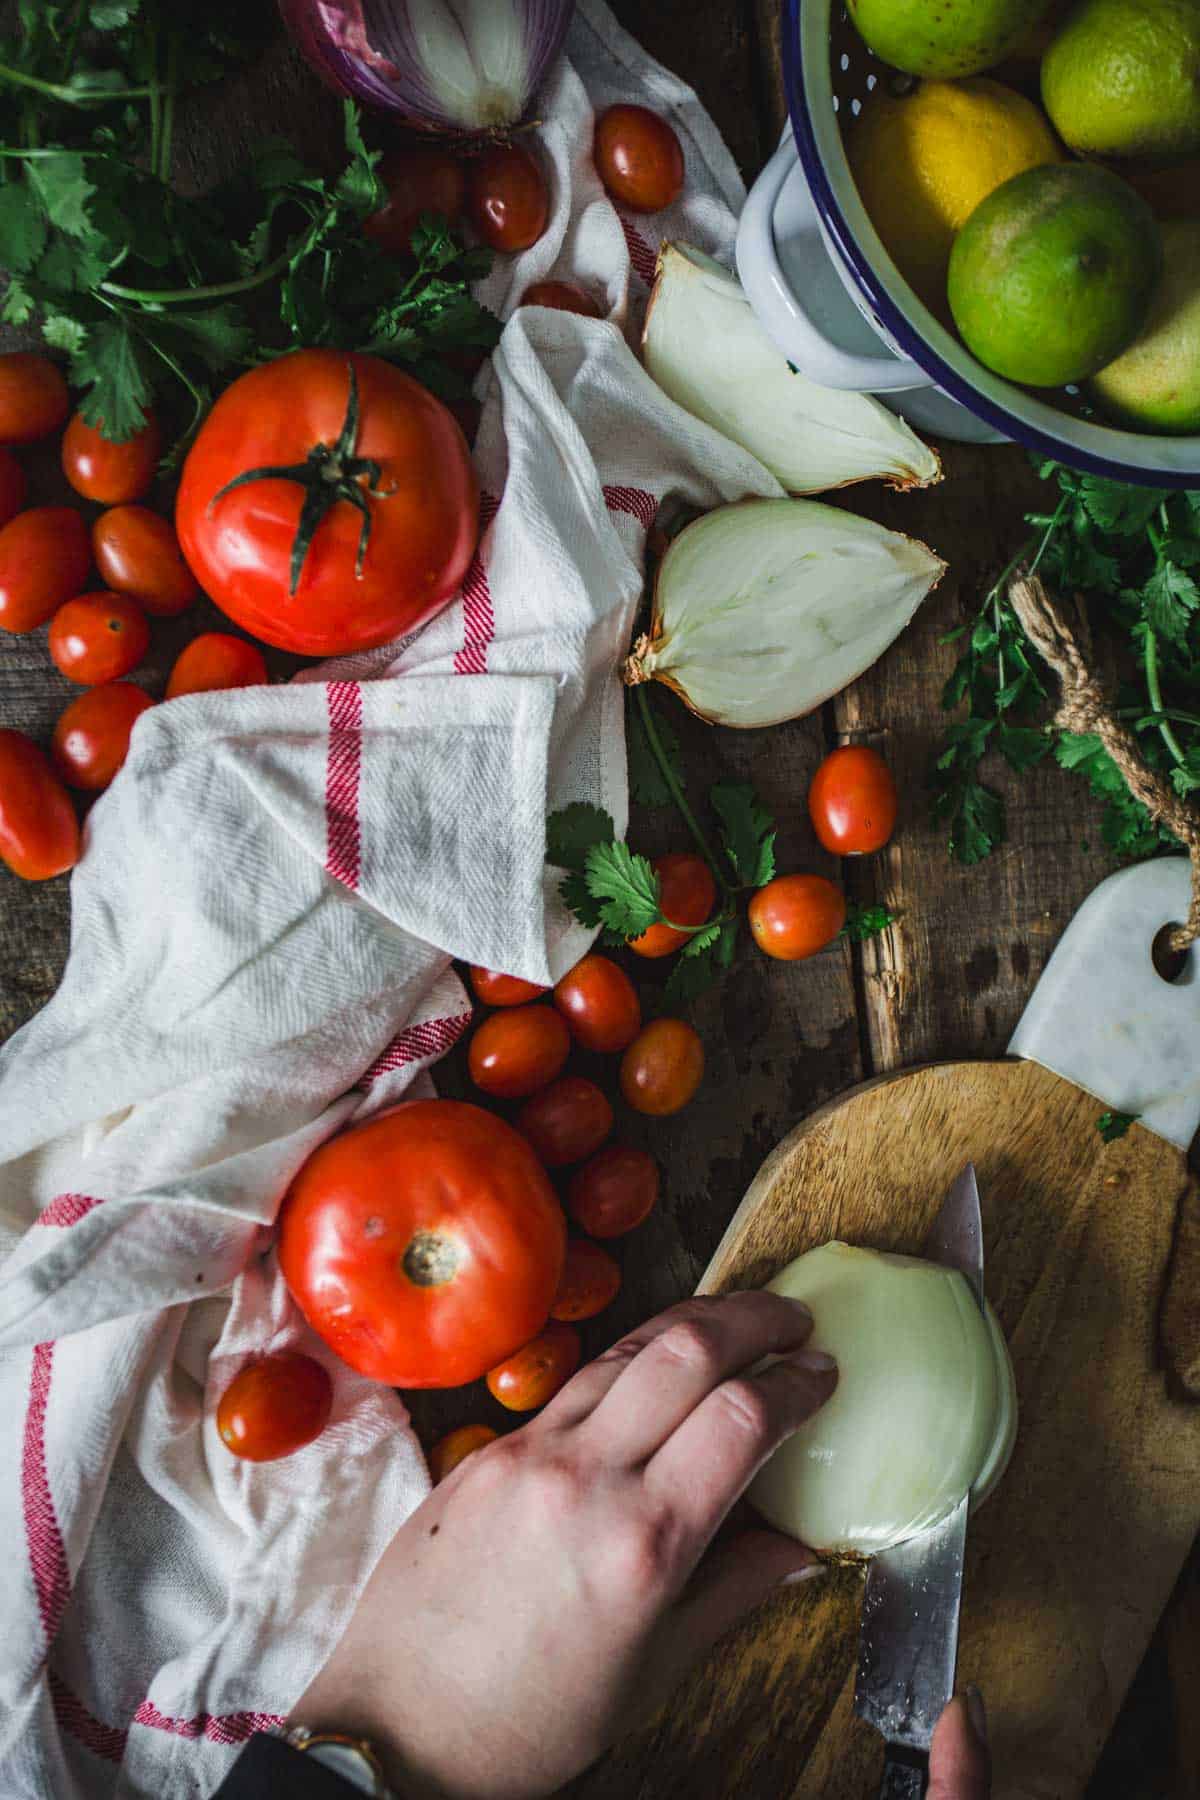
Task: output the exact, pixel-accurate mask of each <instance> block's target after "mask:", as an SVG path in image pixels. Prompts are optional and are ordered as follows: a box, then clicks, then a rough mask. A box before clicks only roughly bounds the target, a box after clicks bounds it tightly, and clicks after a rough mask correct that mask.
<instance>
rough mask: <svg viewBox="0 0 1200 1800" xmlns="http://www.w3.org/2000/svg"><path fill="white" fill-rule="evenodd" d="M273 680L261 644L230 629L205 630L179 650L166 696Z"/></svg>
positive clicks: (204, 692) (259, 685)
mask: <svg viewBox="0 0 1200 1800" xmlns="http://www.w3.org/2000/svg"><path fill="white" fill-rule="evenodd" d="M269 680H270V676H269V675H268V673H267V665H266V662H265V660H264V658H263V653H262V651H261V650H260V649H259V647H258V645H257V644H248V643H247V642H246V640H245V638H239V637H233V636H232V635H231V634H230V633H229V632H227V631H202V632H201V633H200V636H199V637H197V638H193V639H192V641H191V643H190V644H187V645H185V647H184V648H183V649H182V650H181V651H180V652H179V655H178V656H177V657H176V659H175V667H174V668H173V669H172V670H171V673H170V676H169V677H168V680H167V691H166V695H165V698H166V699H168V700H177V699H178V698H179V697H180V695H181V694H211V693H216V692H218V691H219V690H221V689H223V688H239V687H265V686H266V684H267V682H268V681H269Z"/></svg>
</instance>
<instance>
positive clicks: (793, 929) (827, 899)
mask: <svg viewBox="0 0 1200 1800" xmlns="http://www.w3.org/2000/svg"><path fill="white" fill-rule="evenodd" d="M748 910H749V915H750V930H751V931H752V932H753V934H754V941H755V943H756V944H757V945H758V947H759V949H760V950H765V951H766V953H767V955H768V956H774V957H777V958H778V959H779V961H780V962H800V961H802V960H803V958H804V957H806V956H815V955H816V953H817V951H818V950H824V948H825V946H826V945H827V944H832V942H833V940H834V938H835V937H836V936H837V934H838V932H839V931H840V930H841V929H842V926H843V925H844V924H845V923H846V896H845V895H844V894H843V893H842V890H841V888H840V887H838V886H836V884H835V883H834V882H832V881H826V879H825V877H824V876H823V875H777V876H776V877H775V879H774V881H768V883H767V885H766V887H761V888H759V890H758V892H757V894H755V896H754V898H753V899H752V900H751V902H750V906H749V909H748Z"/></svg>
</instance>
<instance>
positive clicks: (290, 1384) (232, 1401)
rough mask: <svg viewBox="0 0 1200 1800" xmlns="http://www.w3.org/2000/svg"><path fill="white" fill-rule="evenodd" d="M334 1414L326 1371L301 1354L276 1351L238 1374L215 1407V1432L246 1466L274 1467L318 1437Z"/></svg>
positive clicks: (331, 1392)
mask: <svg viewBox="0 0 1200 1800" xmlns="http://www.w3.org/2000/svg"><path fill="white" fill-rule="evenodd" d="M332 1411H333V1382H332V1381H331V1379H330V1376H329V1371H328V1369H327V1368H325V1366H324V1365H323V1364H322V1363H319V1362H318V1361H317V1360H316V1358H315V1357H313V1356H305V1355H304V1353H303V1351H300V1350H276V1351H274V1352H273V1353H272V1354H271V1355H269V1356H259V1357H255V1358H254V1359H253V1360H252V1361H250V1362H248V1363H247V1364H246V1365H245V1367H244V1368H242V1369H239V1370H238V1372H237V1374H236V1375H235V1376H234V1378H233V1380H232V1381H231V1382H230V1384H229V1386H228V1387H227V1388H226V1389H225V1392H224V1393H223V1394H222V1395H221V1399H220V1402H219V1404H218V1406H217V1432H218V1435H219V1436H220V1439H221V1442H222V1443H223V1444H224V1445H225V1448H226V1449H227V1450H232V1451H233V1454H234V1455H235V1456H240V1457H242V1458H243V1460H244V1461H246V1462H278V1460H279V1458H280V1457H282V1456H293V1455H295V1453H296V1451H297V1450H303V1448H304V1446H305V1445H306V1444H311V1443H312V1442H313V1440H314V1439H315V1438H319V1437H320V1435H321V1433H322V1432H323V1431H324V1429H325V1427H326V1425H328V1423H329V1415H330V1413H331V1412H332Z"/></svg>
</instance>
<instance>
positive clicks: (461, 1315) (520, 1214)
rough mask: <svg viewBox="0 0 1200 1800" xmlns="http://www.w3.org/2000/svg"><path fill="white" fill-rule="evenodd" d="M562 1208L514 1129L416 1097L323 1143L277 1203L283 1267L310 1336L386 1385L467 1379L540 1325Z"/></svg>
mask: <svg viewBox="0 0 1200 1800" xmlns="http://www.w3.org/2000/svg"><path fill="white" fill-rule="evenodd" d="M565 1249H566V1226H565V1223H564V1220H563V1213H562V1208H561V1207H560V1206H559V1204H558V1200H557V1198H556V1196H555V1193H554V1189H553V1188H552V1187H551V1186H550V1182H549V1180H548V1179H547V1177H546V1175H545V1173H544V1171H543V1170H542V1168H541V1165H540V1164H539V1162H538V1160H537V1158H536V1156H535V1155H534V1154H533V1151H532V1150H531V1149H530V1148H529V1145H528V1144H527V1143H526V1142H525V1140H524V1138H522V1137H519V1136H518V1135H517V1133H516V1132H515V1131H514V1130H513V1129H512V1127H511V1126H509V1125H506V1124H505V1123H504V1121H503V1120H502V1119H497V1118H495V1117H494V1116H493V1115H492V1114H491V1113H486V1112H484V1111H483V1110H482V1108H481V1107H478V1106H470V1105H467V1104H466V1103H465V1102H463V1101H459V1100H414V1101H410V1102H409V1103H408V1104H406V1105H403V1106H399V1107H397V1108H396V1109H395V1110H394V1111H392V1112H389V1113H385V1114H384V1115H383V1116H382V1117H381V1118H378V1119H373V1120H371V1121H370V1123H369V1124H366V1125H356V1126H354V1127H352V1128H351V1130H349V1131H346V1132H343V1133H342V1135H341V1136H340V1137H336V1138H332V1139H331V1140H330V1142H329V1143H327V1144H323V1145H322V1146H321V1148H320V1149H319V1150H318V1151H317V1152H316V1154H315V1155H314V1156H311V1157H310V1158H309V1160H308V1161H307V1162H306V1163H305V1165H304V1167H303V1168H302V1169H301V1171H300V1173H299V1175H297V1177H296V1179H295V1181H294V1182H293V1183H292V1186H291V1188H290V1190H289V1192H288V1194H287V1197H286V1199H285V1200H284V1203H283V1211H282V1214H281V1215H280V1226H279V1265H280V1267H281V1269H282V1270H283V1274H284V1279H285V1280H286V1281H287V1284H288V1286H289V1288H290V1289H291V1291H292V1294H293V1295H294V1297H295V1299H296V1301H297V1304H298V1305H299V1307H300V1309H301V1311H302V1312H303V1314H304V1316H305V1318H306V1319H307V1320H308V1322H309V1324H310V1325H311V1326H312V1327H313V1329H314V1331H317V1332H319V1333H320V1335H321V1336H322V1337H323V1338H324V1339H325V1342H326V1343H327V1344H328V1345H329V1346H330V1347H331V1349H333V1350H336V1351H337V1353H338V1355H339V1356H340V1357H342V1359H343V1360H344V1361H345V1362H348V1363H349V1364H350V1366H351V1368H354V1369H358V1370H360V1371H361V1373H362V1374H364V1375H371V1376H373V1377H374V1378H375V1379H376V1380H377V1381H387V1382H390V1383H391V1384H392V1385H393V1386H394V1387H437V1388H441V1387H458V1386H459V1385H460V1384H461V1383H463V1382H465V1381H475V1380H477V1378H478V1377H479V1376H480V1375H483V1374H486V1372H487V1371H488V1370H489V1369H491V1368H494V1367H495V1366H496V1364H497V1363H499V1362H502V1361H503V1360H504V1358H505V1357H506V1356H510V1355H511V1354H512V1352H513V1351H514V1350H516V1349H518V1348H519V1347H520V1346H521V1345H522V1344H525V1343H528V1341H529V1339H530V1338H532V1337H533V1336H534V1335H535V1333H537V1332H538V1331H540V1330H541V1328H542V1326H543V1325H544V1323H545V1321H546V1317H547V1315H548V1314H549V1311H550V1304H551V1302H552V1301H553V1299H554V1296H555V1293H556V1291H557V1289H558V1283H559V1277H560V1276H561V1274H562V1266H563V1256H564V1253H565Z"/></svg>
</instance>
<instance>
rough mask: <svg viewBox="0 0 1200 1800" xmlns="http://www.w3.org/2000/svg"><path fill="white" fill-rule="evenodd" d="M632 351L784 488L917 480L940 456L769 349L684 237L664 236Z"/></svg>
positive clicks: (728, 288)
mask: <svg viewBox="0 0 1200 1800" xmlns="http://www.w3.org/2000/svg"><path fill="white" fill-rule="evenodd" d="M642 359H643V361H644V362H645V365H646V367H647V369H648V370H649V372H650V374H651V375H652V376H653V377H654V380H655V381H656V382H657V383H658V385H659V387H660V388H662V389H663V391H664V393H667V394H669V395H670V397H671V399H672V400H674V401H676V403H677V404H678V405H680V406H682V407H683V408H684V410H685V411H686V412H690V413H691V414H692V415H693V417H694V418H697V419H703V420H704V422H705V424H706V425H712V426H715V428H716V429H717V430H718V431H720V432H721V433H723V435H724V436H725V437H727V438H732V439H733V442H734V443H735V444H740V445H741V446H742V448H743V450H748V451H749V452H750V454H751V455H752V456H756V457H757V458H758V460H759V462H760V463H762V464H763V465H764V466H765V467H766V468H768V469H770V471H771V473H772V475H774V477H775V479H776V481H778V482H779V484H780V486H781V487H784V488H786V489H787V490H788V492H789V493H792V494H820V493H824V492H825V491H826V490H827V489H829V488H836V487H844V486H845V485H846V484H847V483H848V482H851V481H867V480H870V478H871V477H872V476H877V475H881V476H883V477H885V479H886V480H887V481H888V482H889V483H890V485H891V486H892V487H897V488H910V487H927V486H928V485H929V483H930V482H931V481H940V480H941V477H942V465H941V463H940V462H939V461H938V458H937V456H936V454H935V453H934V451H932V450H931V449H930V448H929V446H928V444H923V443H922V442H921V440H920V438H919V437H917V436H916V434H915V433H914V432H912V431H910V429H909V427H908V426H907V425H906V424H905V423H904V420H903V419H899V418H897V417H896V415H895V413H892V412H889V411H888V409H887V407H886V406H882V405H881V404H880V402H879V401H878V400H875V399H873V398H872V397H871V395H869V394H854V393H849V392H847V391H845V390H840V389H837V388H825V387H818V385H817V383H816V382H815V381H809V379H808V378H807V376H805V375H801V374H800V372H799V370H797V369H793V368H792V366H791V364H790V363H789V362H788V360H787V358H786V357H785V356H784V355H783V354H782V352H781V351H779V350H777V349H776V348H775V345H774V344H773V343H772V342H771V340H770V338H769V337H768V336H767V334H766V332H765V331H764V330H763V328H762V326H761V325H760V324H759V322H758V320H757V318H756V317H755V315H754V312H753V309H752V308H751V306H750V302H749V301H748V300H747V298H746V296H745V294H744V293H743V292H742V289H741V287H740V285H739V283H738V282H737V280H736V279H735V277H734V276H732V275H731V274H730V273H729V271H728V269H723V268H722V267H721V265H720V263H717V262H714V261H713V259H712V257H711V256H705V254H704V252H703V251H702V250H695V249H693V248H692V246H691V245H690V244H664V246H663V249H662V254H661V255H660V257H659V260H658V275H657V277H656V279H655V283H654V291H653V292H652V294H651V296H650V306H649V310H648V311H647V314H646V329H645V333H644V335H643V338H642Z"/></svg>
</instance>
